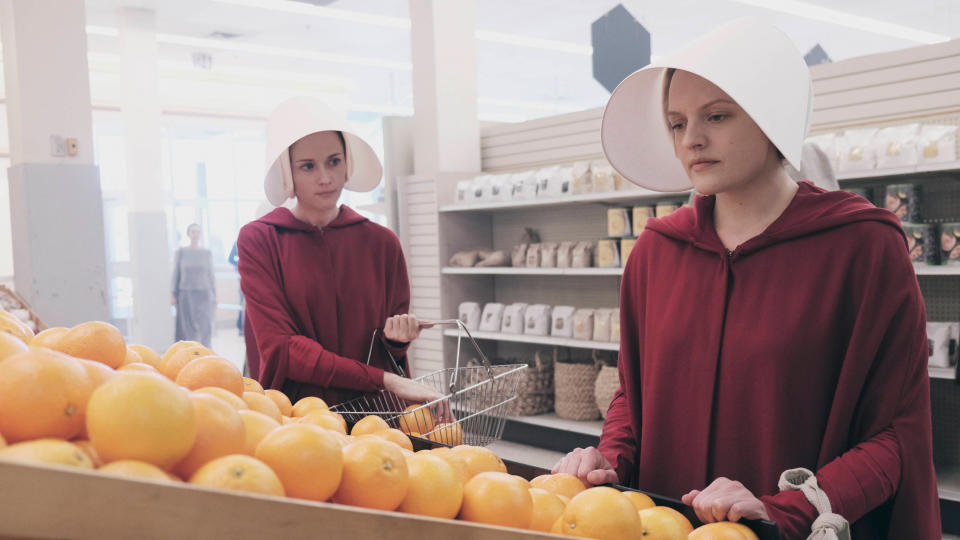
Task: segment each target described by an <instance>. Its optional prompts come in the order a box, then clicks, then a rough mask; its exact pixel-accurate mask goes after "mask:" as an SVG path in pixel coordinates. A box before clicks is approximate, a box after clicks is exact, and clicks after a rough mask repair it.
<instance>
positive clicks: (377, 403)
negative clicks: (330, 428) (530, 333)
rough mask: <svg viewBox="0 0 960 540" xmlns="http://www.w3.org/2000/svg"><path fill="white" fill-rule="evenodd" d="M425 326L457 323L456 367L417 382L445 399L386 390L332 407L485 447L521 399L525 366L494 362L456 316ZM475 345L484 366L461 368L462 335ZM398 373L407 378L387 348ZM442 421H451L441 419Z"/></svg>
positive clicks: (349, 415)
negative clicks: (412, 398)
mask: <svg viewBox="0 0 960 540" xmlns="http://www.w3.org/2000/svg"><path fill="white" fill-rule="evenodd" d="M422 324H424V325H425V326H426V325H456V326H457V328H458V332H457V357H456V363H455V367H453V368H446V369H441V370H437V371H434V372H433V373H429V374H427V375H423V376H421V377H417V378H416V379H414V380H415V381H417V382H419V383H421V384H423V385H425V386H428V387H429V388H432V389H434V390H436V391H437V392H439V393H441V394H443V397H441V398H439V399H435V400H433V401H429V402H427V403H423V404H420V403H413V402H407V401H405V400H403V399H401V398H399V397H398V396H396V395H395V394H393V393H392V392H388V391H386V390H381V391H380V392H378V393H376V394H371V395H367V396H363V397H359V398H356V399H353V400H351V401H347V402H344V403H340V404H339V405H335V406H334V407H331V410H333V411H335V412H337V413H340V414H341V415H343V417H344V419H346V421H347V422H349V423H351V424H352V423H356V422H357V421H359V420H360V419H361V418H363V417H364V416H368V415H377V416H379V417H381V418H383V419H384V420H385V421H386V422H387V424H389V425H390V426H391V427H394V428H398V429H401V430H402V431H404V432H406V433H408V434H411V435H414V436H419V437H423V438H426V439H430V440H432V441H434V442H439V443H443V444H446V445H448V446H456V445H459V444H470V445H474V446H486V445H487V444H489V443H491V442H493V441H496V440H499V439H500V437H501V436H502V435H503V426H504V421H505V417H506V413H507V411H508V410H509V409H510V406H509V405H510V402H511V401H513V400H514V399H516V397H517V386H518V384H519V382H520V373H521V371H522V370H524V369H526V368H527V365H526V364H509V365H492V364H491V363H490V361H489V360H487V357H486V355H484V354H483V351H481V350H480V346H479V345H477V342H476V340H474V339H473V336H471V335H470V331H469V330H467V327H466V326H465V325H464V324H463V322H462V321H460V320H457V319H449V320H442V321H424V322H423V323H422ZM378 332H379V330H376V331H374V333H373V339H372V340H371V343H370V350H369V352H368V353H367V364H369V363H370V357H371V355H372V354H373V347H374V346H375V344H376V343H377V341H378V340H377V334H378ZM464 334H466V337H467V339H469V340H470V342H471V343H472V344H473V347H474V349H475V350H476V351H477V354H478V355H479V356H480V360H481V362H482V365H480V366H466V365H464V366H461V365H460V344H461V341H462V339H463V335H464ZM387 354H388V355H389V356H390V360H391V361H392V362H393V366H394V368H395V369H396V370H397V373H398V374H399V375H401V376H404V372H403V369H401V368H400V366H399V365H397V362H396V360H394V358H393V355H392V354H390V351H387ZM439 420H447V421H445V422H441V423H438V421H439Z"/></svg>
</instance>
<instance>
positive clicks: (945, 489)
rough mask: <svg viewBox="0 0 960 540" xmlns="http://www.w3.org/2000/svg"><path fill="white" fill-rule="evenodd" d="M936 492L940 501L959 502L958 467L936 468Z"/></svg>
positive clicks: (959, 473)
mask: <svg viewBox="0 0 960 540" xmlns="http://www.w3.org/2000/svg"><path fill="white" fill-rule="evenodd" d="M937 490H938V491H939V492H940V498H941V499H947V500H950V501H955V502H960V467H938V468H937Z"/></svg>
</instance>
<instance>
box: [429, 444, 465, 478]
mask: <svg viewBox="0 0 960 540" xmlns="http://www.w3.org/2000/svg"><path fill="white" fill-rule="evenodd" d="M423 451H426V452H430V453H431V454H433V455H435V456H437V457H439V458H440V459H442V460H444V461H446V462H447V463H448V464H449V465H450V466H451V467H453V470H454V471H455V472H456V473H457V478H459V479H460V483H461V484H466V483H467V480H470V476H469V469H468V467H467V460H465V459H463V457H462V456H460V455H459V454H454V453H453V452H451V451H450V449H449V448H447V447H445V446H439V447H437V448H434V449H433V450H421V452H423ZM418 453H419V452H418Z"/></svg>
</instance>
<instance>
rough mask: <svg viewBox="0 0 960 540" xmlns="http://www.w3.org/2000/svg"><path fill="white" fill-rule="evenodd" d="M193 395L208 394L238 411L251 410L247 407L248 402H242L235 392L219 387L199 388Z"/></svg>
mask: <svg viewBox="0 0 960 540" xmlns="http://www.w3.org/2000/svg"><path fill="white" fill-rule="evenodd" d="M192 393H193V394H207V395H209V396H213V397H216V398H220V399H222V400H224V401H226V402H227V403H229V404H230V406H231V407H233V408H234V409H236V410H238V411H242V410H244V409H249V408H250V407H247V402H246V401H244V400H242V399H241V398H240V397H239V396H237V395H236V394H234V393H233V392H231V391H229V390H226V389H223V388H220V387H218V386H205V387H203V388H198V389H196V390H194V391H193V392H192Z"/></svg>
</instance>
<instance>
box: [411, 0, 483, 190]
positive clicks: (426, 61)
mask: <svg viewBox="0 0 960 540" xmlns="http://www.w3.org/2000/svg"><path fill="white" fill-rule="evenodd" d="M410 21H411V27H410V42H411V47H410V51H411V56H412V57H413V113H414V122H415V128H414V136H415V142H414V163H415V167H416V173H417V175H423V176H434V175H436V174H437V173H442V172H474V171H479V170H480V123H479V121H478V119H477V46H476V39H475V38H474V31H475V27H476V7H475V4H474V0H458V1H456V2H451V1H449V0H410Z"/></svg>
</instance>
